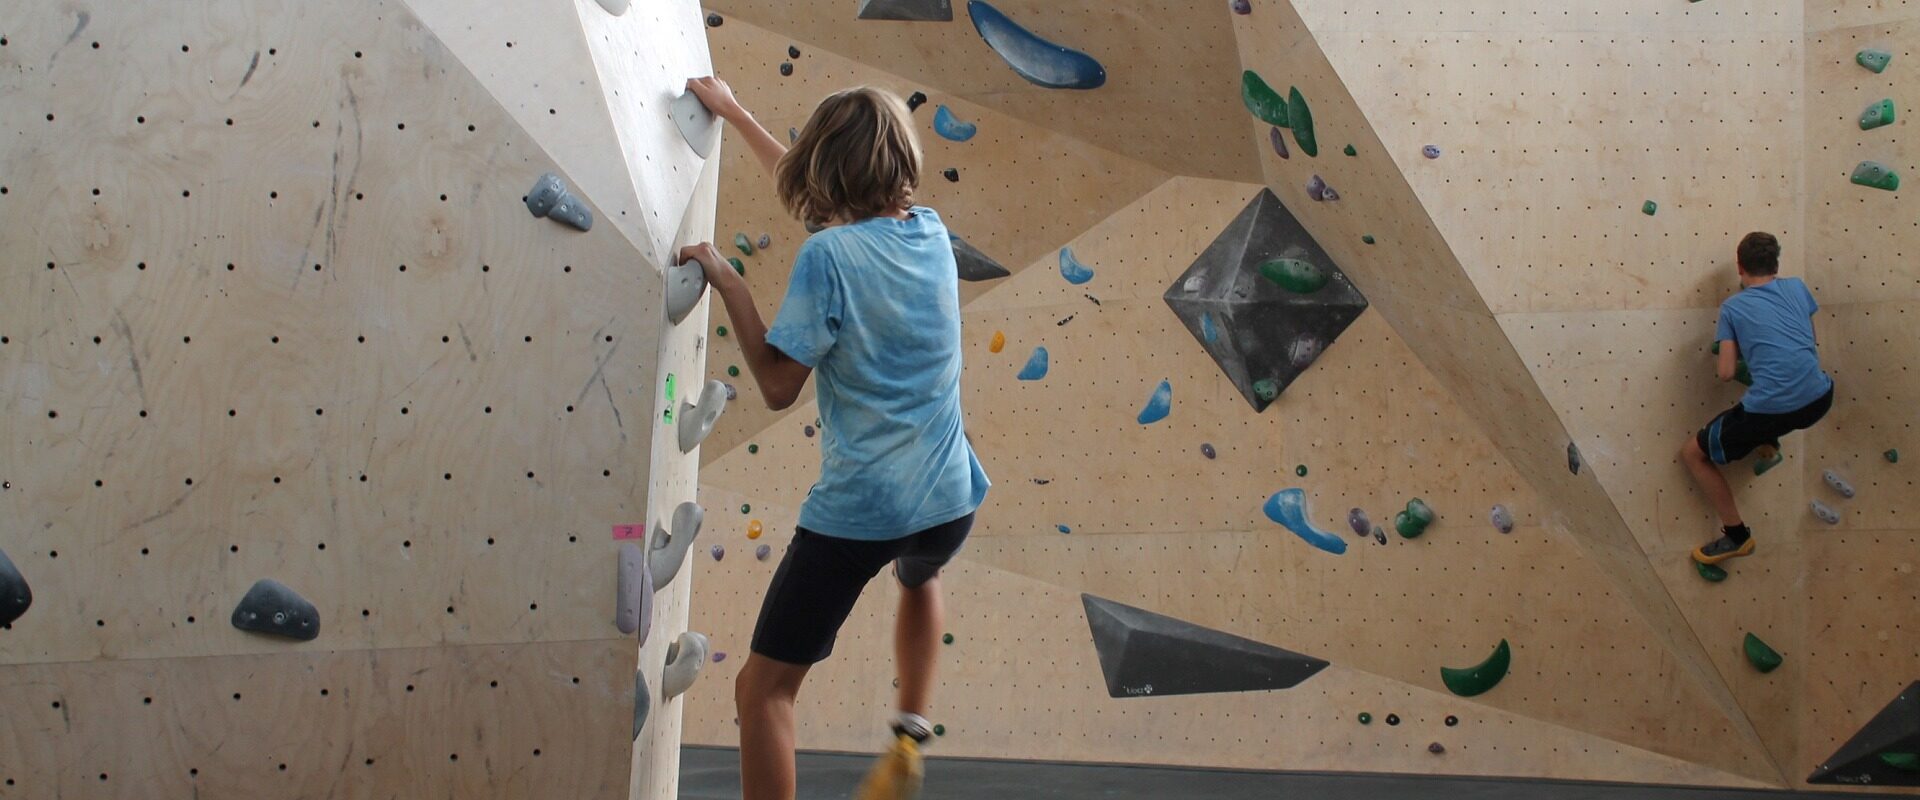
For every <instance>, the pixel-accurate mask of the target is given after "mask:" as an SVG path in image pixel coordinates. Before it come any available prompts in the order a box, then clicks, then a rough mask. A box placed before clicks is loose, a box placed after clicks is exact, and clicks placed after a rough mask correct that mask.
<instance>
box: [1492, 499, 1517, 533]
mask: <svg viewBox="0 0 1920 800" xmlns="http://www.w3.org/2000/svg"><path fill="white" fill-rule="evenodd" d="M1487 517H1488V519H1490V520H1492V521H1493V529H1494V530H1496V531H1499V532H1501V533H1513V512H1511V511H1508V510H1507V507H1506V506H1494V507H1493V511H1491V512H1489V513H1488V514H1487Z"/></svg>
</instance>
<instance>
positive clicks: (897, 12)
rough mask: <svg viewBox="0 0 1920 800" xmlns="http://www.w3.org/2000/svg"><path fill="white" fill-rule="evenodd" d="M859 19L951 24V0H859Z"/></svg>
mask: <svg viewBox="0 0 1920 800" xmlns="http://www.w3.org/2000/svg"><path fill="white" fill-rule="evenodd" d="M859 17H860V18H861V19H879V20H893V21H895V22H952V21H953V0H860V13H859Z"/></svg>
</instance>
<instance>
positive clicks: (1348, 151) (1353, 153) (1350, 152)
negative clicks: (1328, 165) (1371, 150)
mask: <svg viewBox="0 0 1920 800" xmlns="http://www.w3.org/2000/svg"><path fill="white" fill-rule="evenodd" d="M1340 152H1343V153H1346V154H1347V155H1349V156H1357V155H1360V151H1358V150H1355V149H1353V145H1347V149H1345V150H1342V151H1340Z"/></svg>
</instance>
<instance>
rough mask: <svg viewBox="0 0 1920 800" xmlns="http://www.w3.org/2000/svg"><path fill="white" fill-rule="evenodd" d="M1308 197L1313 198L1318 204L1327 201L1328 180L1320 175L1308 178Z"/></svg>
mask: <svg viewBox="0 0 1920 800" xmlns="http://www.w3.org/2000/svg"><path fill="white" fill-rule="evenodd" d="M1307 197H1310V198H1312V199H1313V201H1314V202H1316V203H1318V202H1321V201H1323V200H1326V199H1327V181H1326V179H1324V178H1322V177H1320V176H1318V175H1315V176H1313V177H1311V178H1308V179H1307Z"/></svg>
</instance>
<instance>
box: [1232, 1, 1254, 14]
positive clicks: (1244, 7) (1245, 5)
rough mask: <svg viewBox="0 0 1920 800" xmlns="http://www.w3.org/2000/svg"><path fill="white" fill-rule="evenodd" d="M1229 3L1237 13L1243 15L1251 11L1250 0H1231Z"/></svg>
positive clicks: (1251, 4) (1251, 3)
mask: <svg viewBox="0 0 1920 800" xmlns="http://www.w3.org/2000/svg"><path fill="white" fill-rule="evenodd" d="M1231 5H1232V6H1233V13H1235V14H1239V15H1241V16H1243V17H1244V16H1246V15H1248V14H1251V13H1253V2H1252V0H1233V2H1232V3H1231Z"/></svg>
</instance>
